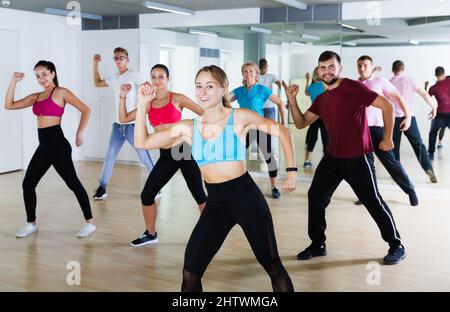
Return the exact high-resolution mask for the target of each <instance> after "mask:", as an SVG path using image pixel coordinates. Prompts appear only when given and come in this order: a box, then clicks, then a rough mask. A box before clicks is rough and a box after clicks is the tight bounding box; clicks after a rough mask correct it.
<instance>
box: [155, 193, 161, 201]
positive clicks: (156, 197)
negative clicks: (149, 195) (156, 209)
mask: <svg viewBox="0 0 450 312" xmlns="http://www.w3.org/2000/svg"><path fill="white" fill-rule="evenodd" d="M161 197H162V193H161V191H159V192H158V194H156V196H155V200H159V199H161Z"/></svg>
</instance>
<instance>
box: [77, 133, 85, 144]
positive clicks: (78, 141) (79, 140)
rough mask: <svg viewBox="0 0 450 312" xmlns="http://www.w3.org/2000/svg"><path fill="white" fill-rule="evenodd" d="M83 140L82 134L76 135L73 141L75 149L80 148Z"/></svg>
mask: <svg viewBox="0 0 450 312" xmlns="http://www.w3.org/2000/svg"><path fill="white" fill-rule="evenodd" d="M83 142H84V140H83V134H82V133H77V137H76V140H75V145H76V146H77V147H79V146H81V144H83Z"/></svg>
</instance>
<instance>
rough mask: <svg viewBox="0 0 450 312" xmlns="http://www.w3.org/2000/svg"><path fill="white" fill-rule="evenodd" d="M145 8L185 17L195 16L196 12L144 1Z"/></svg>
mask: <svg viewBox="0 0 450 312" xmlns="http://www.w3.org/2000/svg"><path fill="white" fill-rule="evenodd" d="M144 6H145V7H146V8H149V9H155V10H160V11H166V12H170V13H177V14H183V15H194V14H195V11H194V10H190V9H185V8H181V7H178V6H175V5H170V4H164V3H159V2H154V1H144Z"/></svg>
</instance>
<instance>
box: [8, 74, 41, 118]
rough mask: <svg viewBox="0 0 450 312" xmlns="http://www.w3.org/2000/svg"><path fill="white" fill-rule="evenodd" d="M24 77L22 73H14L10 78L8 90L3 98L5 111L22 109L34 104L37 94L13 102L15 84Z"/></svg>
mask: <svg viewBox="0 0 450 312" xmlns="http://www.w3.org/2000/svg"><path fill="white" fill-rule="evenodd" d="M24 77H25V74H24V73H19V72H15V73H13V75H12V77H11V82H10V83H9V86H8V90H7V91H6V96H5V109H8V110H9V109H22V108H26V107H30V106H32V105H33V104H34V102H36V98H37V94H30V95H28V96H26V97H24V98H23V99H21V100H18V101H14V92H15V90H16V84H17V83H18V82H19V81H21V80H22V79H23V78H24Z"/></svg>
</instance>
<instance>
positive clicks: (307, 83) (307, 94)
mask: <svg viewBox="0 0 450 312" xmlns="http://www.w3.org/2000/svg"><path fill="white" fill-rule="evenodd" d="M305 78H306V84H305V95H306V96H311V94H310V93H309V92H308V87H309V86H310V85H311V83H310V82H311V81H310V76H309V73H306V75H305Z"/></svg>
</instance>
